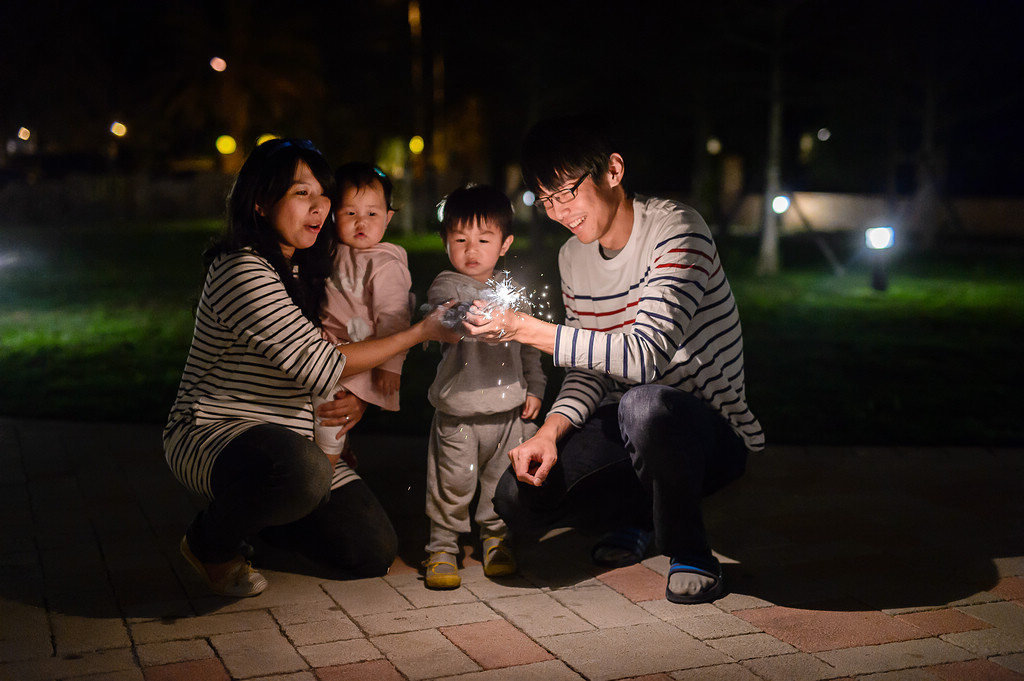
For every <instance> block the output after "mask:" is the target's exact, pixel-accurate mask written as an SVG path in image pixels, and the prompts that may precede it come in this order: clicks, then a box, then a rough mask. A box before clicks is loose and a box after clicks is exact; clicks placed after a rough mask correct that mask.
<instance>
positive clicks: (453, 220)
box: [439, 184, 513, 240]
mask: <svg viewBox="0 0 1024 681" xmlns="http://www.w3.org/2000/svg"><path fill="white" fill-rule="evenodd" d="M439 208H440V213H441V226H440V228H439V231H440V232H441V238H443V239H447V238H448V232H449V231H450V230H451V229H452V228H453V227H455V226H456V225H468V224H471V223H473V222H474V221H477V220H480V221H484V222H490V223H493V224H495V225H497V227H498V229H500V230H501V238H502V239H503V240H504V239H506V238H508V237H509V236H511V235H512V230H513V228H512V216H513V211H512V203H511V202H510V201H509V200H508V197H507V196H505V194H504V192H502V191H501V190H499V189H495V188H494V187H491V186H490V185H486V184H467V185H465V186H463V187H459V188H458V189H456V190H455V191H453V192H452V193H451V194H449V195H448V196H446V197H445V198H444V200H443V201H441V205H440V206H439Z"/></svg>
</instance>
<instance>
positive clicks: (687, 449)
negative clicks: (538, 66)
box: [466, 117, 764, 603]
mask: <svg viewBox="0 0 1024 681" xmlns="http://www.w3.org/2000/svg"><path fill="white" fill-rule="evenodd" d="M522 170H523V176H524V178H525V180H526V183H527V185H528V186H529V187H530V188H531V190H532V191H534V193H535V194H536V195H537V201H536V202H537V204H539V205H540V206H542V207H543V208H544V210H545V211H546V212H547V215H548V217H549V218H551V219H552V220H554V221H555V222H558V223H559V224H561V225H563V226H564V227H566V228H567V229H568V230H569V231H570V232H571V233H572V234H573V235H574V236H575V238H574V239H570V240H569V241H567V242H566V243H565V244H564V245H563V246H562V248H561V250H560V251H559V258H558V265H559V271H560V274H561V278H562V296H563V300H564V303H565V308H566V321H565V324H564V325H555V324H549V323H546V322H543V321H541V320H539V319H537V318H534V317H530V316H528V315H518V314H516V313H515V312H514V311H501V312H500V313H497V314H495V311H493V310H491V311H483V310H479V309H478V310H477V312H478V314H471V315H470V316H469V317H468V318H467V324H466V333H467V335H473V336H477V337H479V338H481V339H483V340H488V341H492V342H498V341H507V340H515V341H518V342H520V343H524V344H527V345H531V346H533V347H535V348H538V349H539V350H541V351H543V352H546V353H549V354H551V355H552V356H553V361H554V363H555V365H556V366H561V367H565V368H566V369H567V373H566V377H565V380H564V382H563V384H562V387H561V390H560V391H559V394H558V397H557V398H556V400H555V402H554V405H553V406H552V408H551V410H550V412H549V413H548V415H547V417H546V419H545V421H544V424H543V425H542V426H541V428H540V430H539V431H538V432H537V434H536V435H535V436H534V437H533V438H531V439H529V440H527V441H526V442H524V443H523V444H522V445H520V446H519V447H516V448H515V449H513V450H512V451H511V452H510V454H509V458H510V459H511V461H512V465H511V466H510V469H509V471H507V472H506V474H505V476H504V477H503V478H502V480H501V482H500V483H499V485H498V489H497V492H496V493H495V506H496V507H497V509H498V511H499V513H501V515H502V517H504V518H505V520H506V522H507V523H508V525H509V527H510V528H511V529H512V530H514V531H517V532H526V533H529V532H542V531H544V530H546V529H548V528H550V527H553V526H556V525H571V526H577V527H581V526H593V525H601V526H603V527H604V528H608V527H611V528H613V529H612V530H611V531H610V532H607V533H606V534H604V535H603V536H602V538H601V539H600V541H599V542H598V544H597V545H596V546H595V548H594V552H593V558H594V560H595V562H597V563H598V564H601V565H606V566H611V567H614V566H624V565H629V564H632V563H636V562H638V561H640V560H642V559H643V558H644V557H645V555H646V553H647V550H648V545H649V543H650V541H651V538H652V535H653V538H654V540H655V542H656V544H657V546H658V547H659V549H660V551H661V552H662V553H664V554H666V555H668V556H669V557H670V559H671V567H670V571H669V578H668V584H667V586H666V591H665V595H666V598H668V600H670V601H672V602H675V603H705V602H710V601H713V600H715V599H717V598H719V597H720V596H721V595H722V594H723V593H724V589H723V583H722V572H721V565H720V564H719V562H718V560H717V559H716V558H715V557H714V555H713V554H712V551H711V548H710V546H709V544H708V541H707V537H706V533H705V530H704V521H703V517H702V515H701V510H700V504H701V500H702V498H703V497H704V496H706V495H707V494H710V493H711V492H714V491H715V490H717V489H720V488H721V487H722V486H724V485H726V484H727V483H729V482H731V481H733V480H735V479H736V478H738V477H739V476H740V475H742V473H743V470H744V468H745V466H746V459H747V452H748V451H756V450H760V449H763V447H764V436H763V434H762V432H761V427H760V424H759V423H758V422H757V419H756V418H755V417H754V415H753V414H752V413H751V412H750V409H749V408H748V407H747V402H746V391H745V388H744V372H743V338H742V332H741V329H740V321H739V314H738V311H737V308H736V303H735V300H734V299H733V295H732V291H731V289H730V288H729V282H728V280H727V279H726V277H725V273H724V271H723V270H722V266H721V262H720V261H719V257H718V251H717V249H716V247H715V243H714V240H713V239H712V238H711V233H710V231H709V230H708V227H707V225H706V224H705V222H704V220H703V219H702V218H701V216H700V215H699V214H698V213H697V212H696V211H694V210H693V209H692V208H689V207H688V206H684V205H682V204H680V203H677V202H674V201H665V200H661V199H655V198H645V197H639V196H637V197H634V196H633V195H632V194H631V193H630V192H628V191H627V190H626V188H625V186H624V184H623V178H624V176H625V161H624V160H623V158H622V156H621V154H620V153H619V152H618V151H617V149H616V147H615V146H614V144H613V142H612V141H611V139H610V137H609V136H608V135H607V133H606V132H605V131H604V130H603V129H602V128H601V127H600V126H599V125H598V124H596V123H595V122H593V121H591V120H589V119H586V118H581V117H573V118H563V119H555V120H549V121H543V122H541V123H539V124H537V125H536V126H534V128H533V129H532V130H531V131H530V133H529V134H528V135H527V138H526V140H525V142H524V144H523V151H522ZM478 305H483V303H478Z"/></svg>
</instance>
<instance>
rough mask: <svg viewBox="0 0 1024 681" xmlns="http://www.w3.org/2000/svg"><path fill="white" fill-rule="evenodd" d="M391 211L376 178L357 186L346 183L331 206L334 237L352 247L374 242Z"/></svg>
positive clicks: (365, 246)
mask: <svg viewBox="0 0 1024 681" xmlns="http://www.w3.org/2000/svg"><path fill="white" fill-rule="evenodd" d="M394 214H395V212H394V211H393V210H388V204H387V201H386V200H385V198H384V188H383V187H381V186H380V183H379V182H374V183H373V184H371V185H370V186H368V187H363V188H361V189H357V188H356V187H353V186H352V185H350V184H346V185H345V186H344V187H342V191H341V197H340V199H339V201H338V205H337V206H335V208H334V221H335V223H337V225H338V239H339V240H340V241H341V243H343V244H345V245H346V246H351V247H352V248H369V247H370V246H373V245H374V244H378V243H380V240H381V239H383V238H384V230H385V229H387V227H388V223H389V222H391V216H392V215H394Z"/></svg>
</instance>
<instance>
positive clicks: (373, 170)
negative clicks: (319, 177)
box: [334, 161, 394, 210]
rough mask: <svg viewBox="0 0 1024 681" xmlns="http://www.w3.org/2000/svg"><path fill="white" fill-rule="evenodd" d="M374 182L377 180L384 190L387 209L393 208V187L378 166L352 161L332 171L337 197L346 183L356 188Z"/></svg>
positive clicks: (370, 184)
mask: <svg viewBox="0 0 1024 681" xmlns="http://www.w3.org/2000/svg"><path fill="white" fill-rule="evenodd" d="M374 182H379V183H380V186H381V189H383V190H384V201H385V202H386V203H387V206H388V210H394V206H392V205H391V192H392V189H393V187H392V185H391V180H390V179H389V178H388V176H387V174H386V173H385V172H384V171H383V170H381V169H380V168H378V167H376V166H372V165H370V164H369V163H361V162H359V161H353V162H352V163H346V164H345V165H343V166H341V167H340V168H338V169H337V170H336V171H334V183H335V185H336V186H337V188H338V190H337V191H338V198H339V199H340V198H341V194H342V192H344V191H345V185H346V184H348V185H352V186H353V187H355V188H356V189H357V190H358V189H366V188H367V187H372V186H373V183H374Z"/></svg>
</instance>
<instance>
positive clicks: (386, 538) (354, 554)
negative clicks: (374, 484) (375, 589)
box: [187, 424, 398, 577]
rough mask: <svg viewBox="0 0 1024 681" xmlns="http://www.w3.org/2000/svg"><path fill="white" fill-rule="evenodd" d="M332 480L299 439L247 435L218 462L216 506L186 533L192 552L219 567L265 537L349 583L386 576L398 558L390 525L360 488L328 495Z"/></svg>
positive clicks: (320, 457) (267, 430)
mask: <svg viewBox="0 0 1024 681" xmlns="http://www.w3.org/2000/svg"><path fill="white" fill-rule="evenodd" d="M331 475H332V471H331V466H330V463H329V462H328V460H327V456H326V455H325V454H324V453H323V452H322V451H321V450H320V448H319V447H317V446H316V445H315V444H314V443H313V442H312V441H311V440H307V439H306V438H304V437H302V436H301V435H299V434H298V433H295V432H293V431H291V430H288V429H287V428H284V427H283V426H277V425H271V424H267V425H262V426H256V427H255V428H252V429H250V430H247V431H246V432H245V433H243V434H242V435H239V436H238V437H237V438H235V439H234V440H232V441H231V442H230V443H228V445H227V446H226V447H225V448H224V449H223V450H222V451H221V453H220V454H219V455H218V457H217V460H216V462H215V463H214V466H213V472H212V474H211V476H212V477H211V486H212V488H213V495H214V499H213V501H211V502H210V505H209V506H208V507H207V509H206V510H205V511H202V512H200V513H199V514H198V515H197V516H196V519H195V520H194V521H193V522H192V525H191V526H190V527H189V529H188V532H187V536H188V542H189V546H190V547H191V549H192V551H193V553H195V555H196V557H197V558H199V559H200V560H202V561H204V562H209V563H217V562H223V561H227V560H231V559H232V558H234V557H235V556H237V555H238V554H239V553H241V548H242V546H243V544H244V542H245V540H246V538H247V537H251V536H253V535H254V534H256V533H257V532H261V531H264V530H265V531H266V532H268V533H271V534H272V535H273V537H274V539H275V540H277V541H275V543H284V544H287V545H288V546H289V547H290V548H292V549H294V550H296V551H298V552H300V553H303V554H305V555H306V556H308V557H310V558H312V559H314V560H317V561H319V562H322V563H325V564H327V565H329V566H331V567H333V568H335V569H337V570H339V571H341V572H343V573H345V574H346V575H347V576H351V577H368V576H377V575H382V574H385V573H386V572H387V571H388V568H389V567H390V566H391V563H392V561H393V560H394V558H395V555H396V554H397V553H398V538H397V535H396V534H395V529H394V527H393V526H392V525H391V521H390V520H389V519H388V517H387V514H386V513H385V512H384V509H383V507H382V506H381V505H380V502H379V501H378V500H377V498H376V497H375V496H374V495H373V493H372V492H371V491H370V489H369V487H367V485H366V483H365V482H363V481H362V480H356V481H353V482H350V483H348V484H346V485H344V486H342V487H340V488H338V489H336V490H334V491H331V489H330V485H331Z"/></svg>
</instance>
